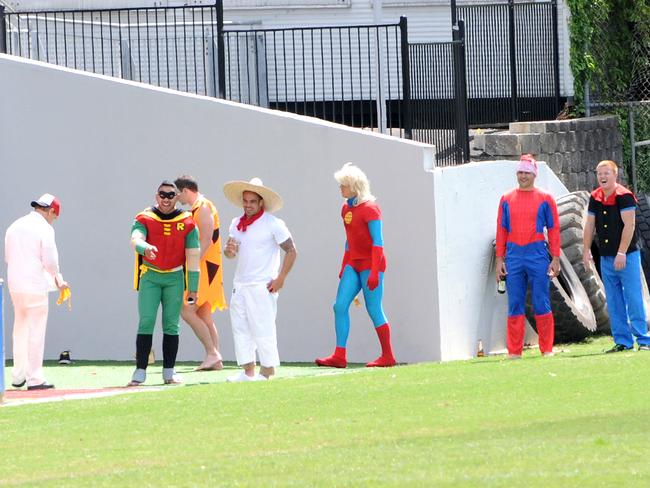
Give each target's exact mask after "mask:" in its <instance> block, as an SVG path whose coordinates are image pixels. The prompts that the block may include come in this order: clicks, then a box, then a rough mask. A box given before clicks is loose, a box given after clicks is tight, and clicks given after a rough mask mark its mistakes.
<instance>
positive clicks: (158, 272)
mask: <svg viewBox="0 0 650 488" xmlns="http://www.w3.org/2000/svg"><path fill="white" fill-rule="evenodd" d="M177 199H178V191H177V188H176V186H174V183H172V182H171V181H167V180H165V181H163V182H162V183H161V184H160V186H159V187H158V192H157V193H156V206H154V207H149V208H147V209H145V210H144V211H142V212H140V213H139V214H138V215H136V216H135V221H134V222H133V226H132V227H131V245H132V247H133V249H134V250H135V252H136V267H135V276H134V286H135V288H136V289H137V290H138V312H139V315H140V322H139V324H138V335H137V339H136V370H135V372H134V373H133V377H132V378H131V382H130V383H129V385H128V386H138V385H140V384H142V383H144V381H145V380H146V377H147V362H148V359H149V352H150V351H151V343H152V337H153V329H154V325H155V323H156V315H157V314H158V306H159V305H160V304H161V303H162V307H163V314H162V322H163V343H162V349H163V381H164V382H165V384H166V385H168V384H177V383H181V382H182V380H181V378H180V377H179V376H178V375H177V374H176V373H175V371H174V366H175V364H176V354H177V352H178V330H179V327H178V323H179V319H180V313H181V307H182V304H183V295H184V289H185V288H187V290H188V294H187V299H186V300H187V303H188V304H191V303H196V299H197V291H198V288H199V258H200V245H199V233H198V230H197V229H196V224H195V223H194V220H193V219H192V214H191V213H190V212H184V211H182V210H179V209H177V208H176V201H177Z"/></svg>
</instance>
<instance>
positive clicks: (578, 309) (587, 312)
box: [526, 251, 596, 344]
mask: <svg viewBox="0 0 650 488" xmlns="http://www.w3.org/2000/svg"><path fill="white" fill-rule="evenodd" d="M560 269H561V271H560V276H558V277H555V278H553V279H552V280H551V290H550V292H551V310H552V311H553V317H554V318H555V343H556V344H558V343H566V342H579V341H582V340H584V339H585V338H586V337H587V336H589V335H591V334H593V333H594V332H596V317H595V316H594V311H593V309H592V307H591V303H590V301H589V296H587V292H586V291H585V289H584V287H583V286H582V283H581V282H580V279H579V278H578V275H577V274H576V272H575V271H574V270H573V266H572V265H571V262H570V261H569V259H568V257H567V256H566V254H565V253H564V251H561V252H560ZM526 318H527V319H528V322H530V325H531V326H532V327H533V329H535V331H537V325H536V323H535V313H534V311H533V306H532V302H531V300H530V290H529V291H528V297H527V298H526Z"/></svg>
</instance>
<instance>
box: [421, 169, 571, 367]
mask: <svg viewBox="0 0 650 488" xmlns="http://www.w3.org/2000/svg"><path fill="white" fill-rule="evenodd" d="M516 164H517V163H516V162H514V161H495V162H482V163H470V164H466V165H463V166H456V167H452V168H438V169H436V171H435V172H434V179H433V181H434V183H433V195H434V200H435V221H436V225H435V234H436V248H435V254H436V262H437V280H436V282H437V283H438V284H439V297H440V298H439V302H440V317H441V320H440V337H441V360H443V361H446V360H450V359H462V358H470V357H473V356H474V355H475V354H476V351H477V345H478V340H479V339H481V340H482V342H483V347H484V349H485V350H486V351H489V352H494V351H501V350H503V349H504V348H505V323H506V315H507V297H506V295H499V294H497V291H496V281H495V280H496V278H495V273H494V262H493V260H492V256H493V252H494V251H493V247H492V242H493V240H494V238H495V234H496V220H497V211H498V206H499V199H500V198H501V195H502V194H503V193H505V192H506V191H508V190H509V189H511V188H513V187H514V186H516V176H515V168H516ZM536 184H537V186H539V187H541V188H545V189H546V190H547V191H549V192H550V193H551V194H553V195H554V196H555V197H556V198H557V197H559V196H561V195H565V194H566V193H568V190H567V189H566V187H565V186H564V185H563V184H562V182H561V181H560V180H559V179H558V178H557V176H555V174H554V173H553V171H551V170H550V169H549V167H548V166H547V165H546V163H540V167H539V176H538V177H537V180H536ZM531 332H532V331H531V330H529V337H531V338H532V337H533V335H532V334H531Z"/></svg>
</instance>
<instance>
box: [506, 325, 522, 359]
mask: <svg viewBox="0 0 650 488" xmlns="http://www.w3.org/2000/svg"><path fill="white" fill-rule="evenodd" d="M525 333H526V318H525V317H524V316H523V315H512V316H510V317H508V331H507V334H506V345H507V347H508V355H509V356H510V357H517V356H519V357H521V353H522V351H523V349H524V335H525Z"/></svg>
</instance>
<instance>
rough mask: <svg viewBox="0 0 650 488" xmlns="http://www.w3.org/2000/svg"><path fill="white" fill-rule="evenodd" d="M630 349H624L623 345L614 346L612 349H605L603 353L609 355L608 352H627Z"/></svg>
mask: <svg viewBox="0 0 650 488" xmlns="http://www.w3.org/2000/svg"><path fill="white" fill-rule="evenodd" d="M631 349H632V348H631V347H625V346H624V345H623V344H614V347H612V348H611V349H605V350H604V351H603V352H604V353H605V354H609V353H610V352H621V351H629V350H631Z"/></svg>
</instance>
